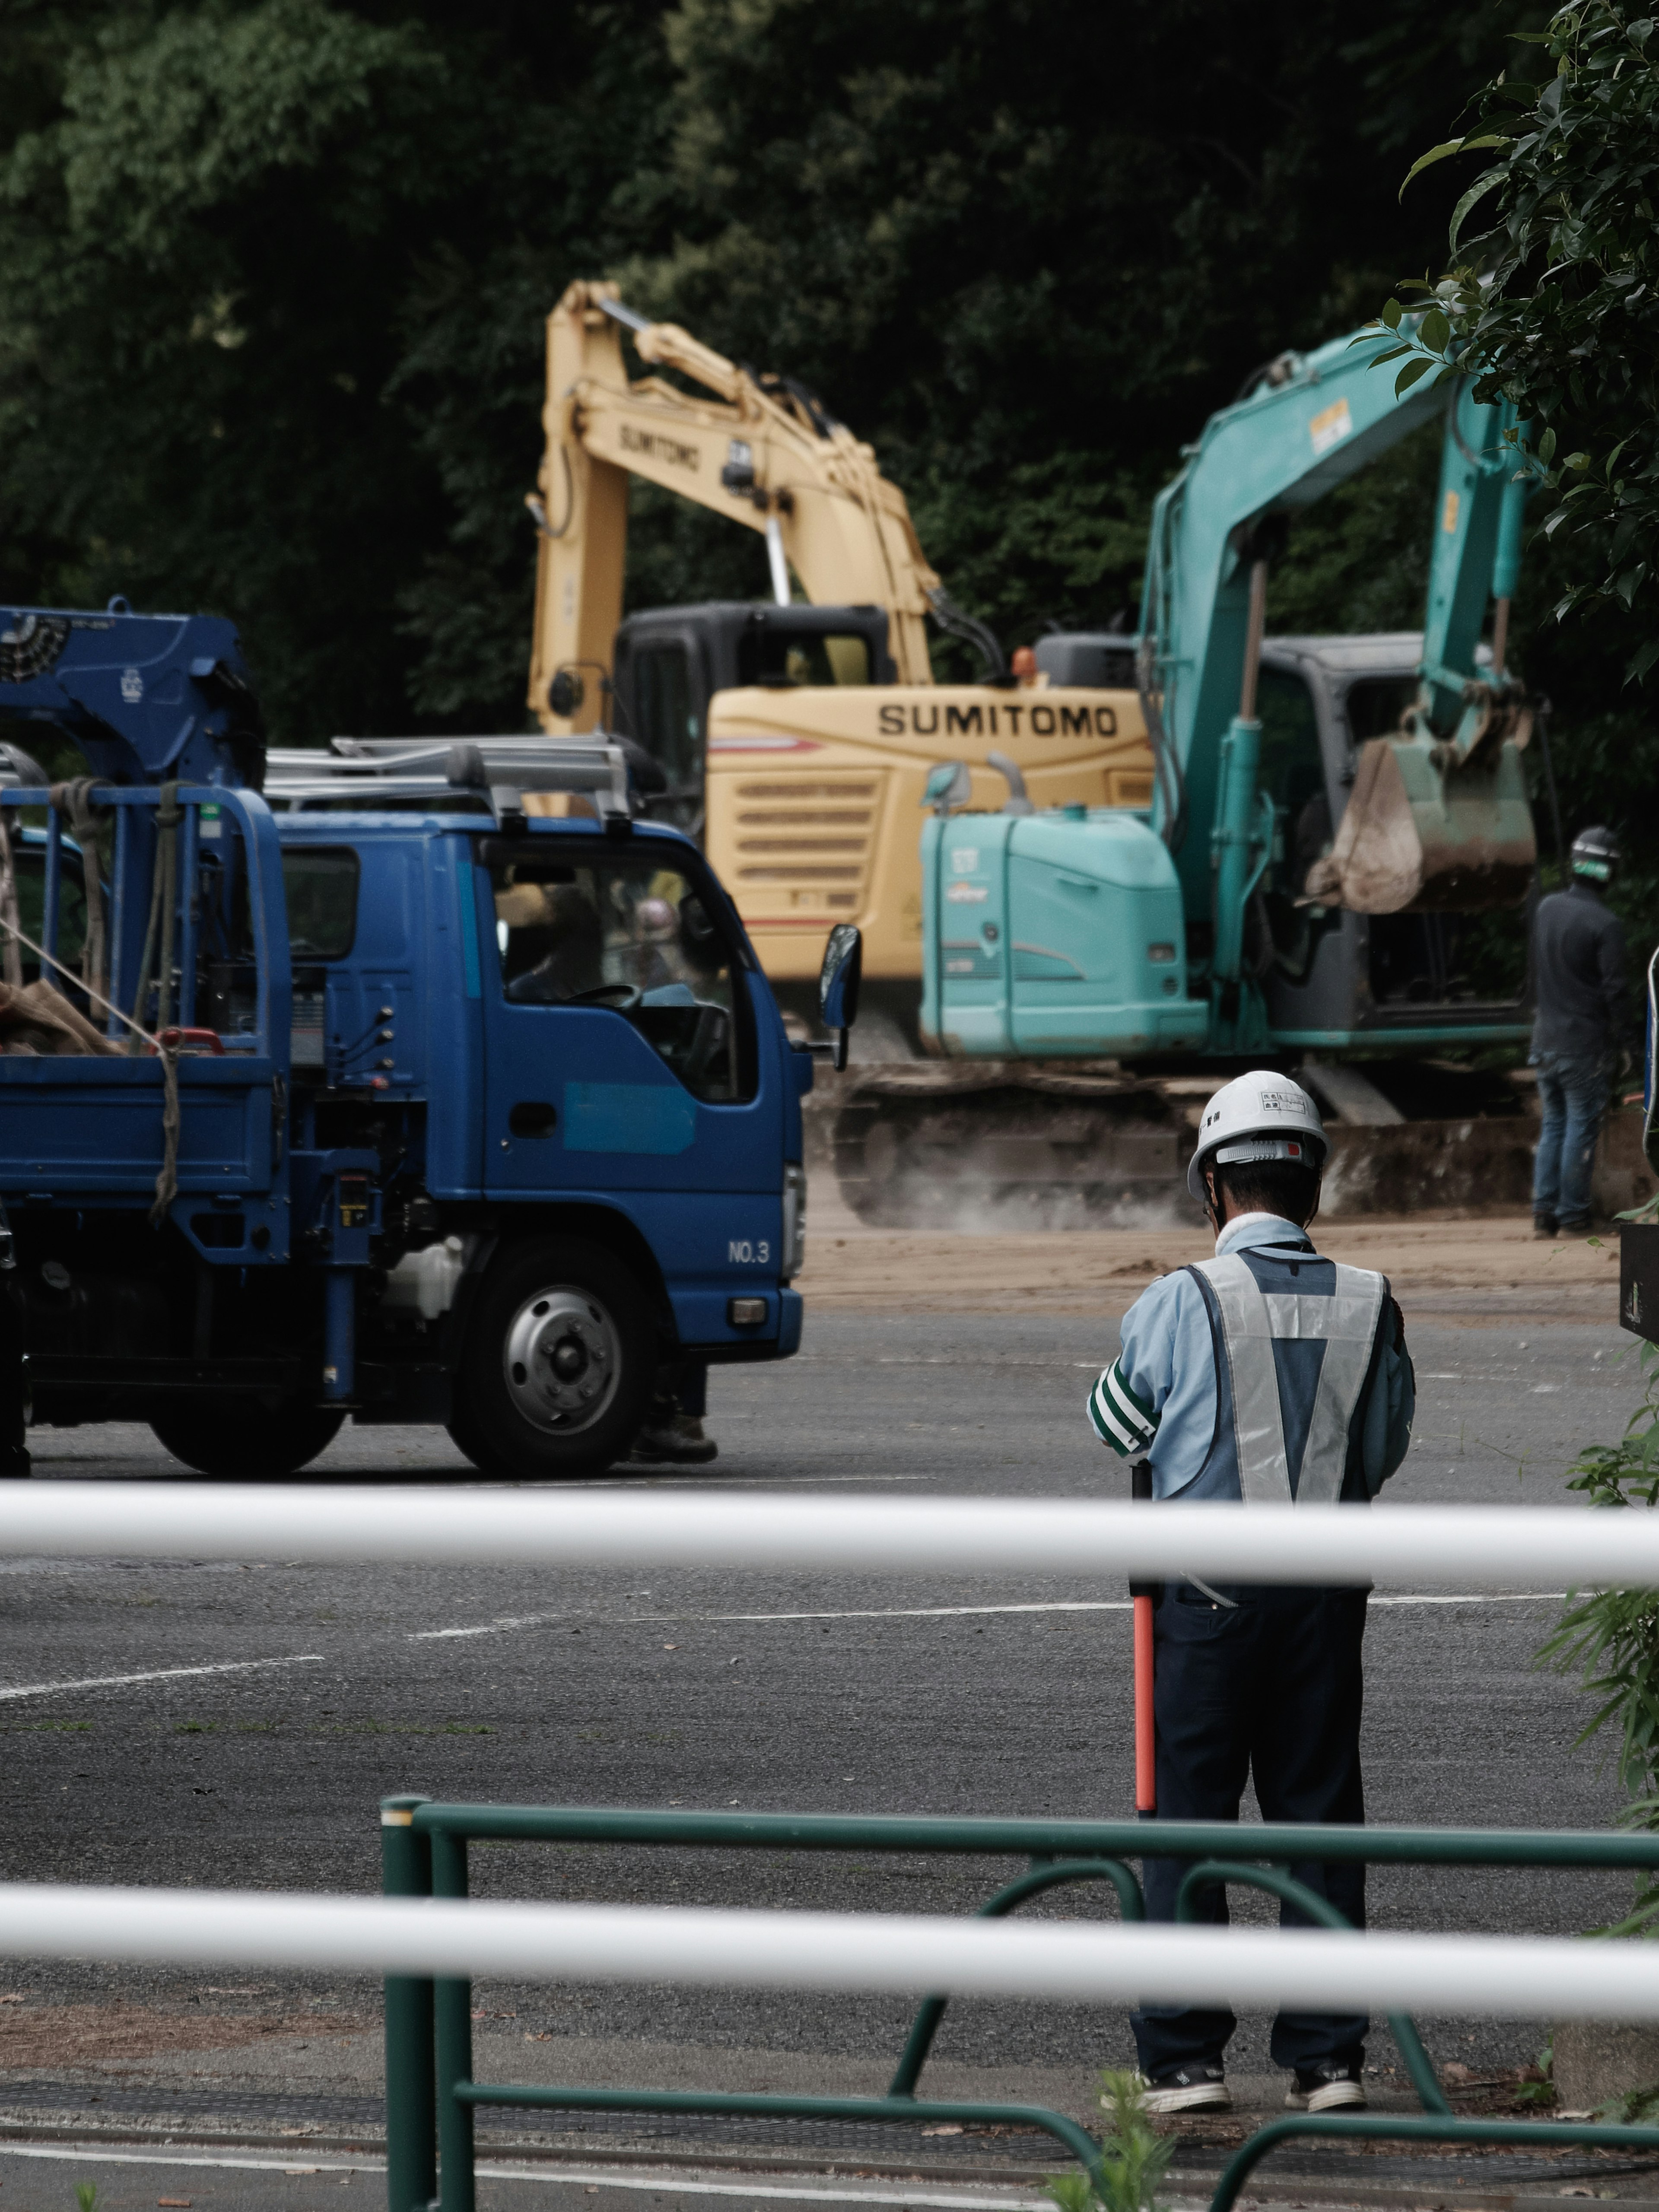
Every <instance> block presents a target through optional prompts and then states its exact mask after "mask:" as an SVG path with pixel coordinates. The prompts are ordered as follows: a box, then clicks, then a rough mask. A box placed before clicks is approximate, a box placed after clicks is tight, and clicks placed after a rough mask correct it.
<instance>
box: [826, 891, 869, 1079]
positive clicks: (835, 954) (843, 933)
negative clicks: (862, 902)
mask: <svg viewBox="0 0 1659 2212" xmlns="http://www.w3.org/2000/svg"><path fill="white" fill-rule="evenodd" d="M863 972H864V939H863V938H862V936H861V935H860V933H859V931H858V929H857V927H855V926H854V924H853V923H852V922H850V921H838V922H837V923H836V926H835V927H834V928H833V929H832V930H831V931H830V933H829V943H828V945H825V946H824V948H823V967H822V968H821V969H819V971H818V1012H819V1013H820V1014H821V1016H822V1017H823V1026H824V1027H825V1029H827V1030H829V1032H830V1034H831V1036H833V1037H834V1039H835V1048H834V1059H833V1061H832V1065H833V1066H835V1067H836V1068H838V1069H839V1068H843V1067H845V1066H846V1065H847V1032H848V1030H850V1029H851V1028H852V1026H853V1024H854V1022H855V1021H856V1020H857V1019H858V1012H859V979H860V976H861V975H862V974H863Z"/></svg>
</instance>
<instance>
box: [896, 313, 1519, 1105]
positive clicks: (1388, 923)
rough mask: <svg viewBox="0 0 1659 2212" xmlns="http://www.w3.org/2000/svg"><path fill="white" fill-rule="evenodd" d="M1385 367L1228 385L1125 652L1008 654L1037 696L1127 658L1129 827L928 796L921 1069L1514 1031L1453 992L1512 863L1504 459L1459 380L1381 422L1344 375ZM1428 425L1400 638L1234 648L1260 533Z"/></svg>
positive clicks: (1256, 583)
mask: <svg viewBox="0 0 1659 2212" xmlns="http://www.w3.org/2000/svg"><path fill="white" fill-rule="evenodd" d="M1394 343H1395V340H1394V337H1393V334H1392V333H1391V332H1389V331H1380V330H1379V331H1374V332H1364V333H1361V334H1360V335H1359V336H1358V337H1357V338H1352V337H1344V338H1339V339H1336V340H1334V341H1333V342H1332V343H1329V344H1328V345H1325V346H1322V347H1321V348H1320V349H1318V350H1317V351H1316V352H1313V353H1310V354H1307V355H1296V354H1287V355H1285V356H1281V357H1280V358H1279V360H1278V361H1275V362H1273V363H1271V364H1269V365H1268V366H1267V367H1266V368H1263V369H1262V370H1261V371H1259V372H1258V373H1257V374H1256V375H1255V378H1254V379H1253V380H1251V382H1250V384H1249V385H1248V386H1247V387H1246V389H1245V391H1244V392H1243V395H1242V396H1241V397H1240V398H1239V399H1238V400H1237V402H1236V403H1235V404H1233V405H1231V406H1230V407H1226V408H1224V409H1223V410H1221V411H1220V412H1219V413H1218V414H1216V415H1214V416H1212V417H1211V419H1210V421H1209V422H1207V423H1206V425H1205V428H1204V432H1203V435H1202V436H1201V437H1200V440H1199V441H1198V443H1197V445H1196V446H1195V447H1192V448H1191V449H1190V450H1189V454H1188V460H1187V464H1186V466H1185V467H1184V468H1183V469H1182V471H1181V473H1180V475H1179V476H1178V477H1176V479H1175V481H1174V482H1173V483H1170V485H1169V486H1168V487H1167V488H1166V489H1165V490H1164V492H1163V494H1162V495H1160V497H1159V499H1158V502H1157V505H1156V507H1155V508H1154V510H1153V516H1152V540H1151V547H1150V550H1149V553H1148V557H1147V562H1146V580H1145V586H1144V591H1143V597H1142V604H1141V616H1140V630H1139V637H1138V638H1135V639H1131V638H1127V637H1122V636H1111V635H1076V636H1069V637H1066V636H1062V637H1055V638H1050V639H1048V640H1045V641H1043V643H1042V645H1040V646H1039V647H1038V649H1037V662H1038V666H1039V669H1040V670H1042V671H1044V672H1045V673H1046V674H1047V675H1048V678H1049V679H1050V680H1053V681H1056V682H1062V683H1063V682H1068V681H1071V682H1075V681H1078V680H1079V679H1080V678H1083V676H1084V671H1085V667H1086V666H1087V665H1089V662H1090V657H1091V655H1093V656H1096V657H1097V658H1102V657H1103V658H1105V659H1117V660H1119V662H1120V665H1125V666H1127V663H1128V661H1129V658H1130V655H1131V653H1133V665H1134V669H1135V676H1136V680H1137V682H1138V685H1139V690H1140V694H1141V698H1142V703H1143V707H1144V709H1145V713H1146V724H1147V728H1148V730H1149V732H1150V733H1151V736H1152V745H1153V750H1154V754H1155V757H1156V763H1157V787H1156V794H1155V799H1154V803H1153V805H1152V808H1151V809H1150V811H1144V810H1130V809H1127V808H1098V809H1089V810H1086V811H1085V809H1083V808H1081V807H1066V808H1062V809H1060V810H1057V811H1045V812H1038V811H1035V810H1034V809H1033V808H1032V807H1031V805H1030V802H1029V800H1027V799H1025V797H1024V793H1023V791H1022V790H1021V789H1020V788H1019V782H1018V772H1017V771H1014V770H1012V769H1010V770H1007V771H1005V772H1006V773H1008V774H1010V775H1011V786H1010V795H1009V799H1008V803H1007V805H1006V807H1005V808H1004V810H1003V811H1001V812H1000V813H999V814H974V813H969V812H968V811H965V805H966V800H967V797H968V785H969V780H968V776H967V774H966V770H965V769H963V770H961V771H957V770H956V769H955V764H954V763H945V764H944V765H943V766H941V767H940V768H939V769H937V770H936V771H935V772H934V775H933V778H932V779H931V781H930V784H929V790H928V796H929V801H930V803H931V805H932V807H933V814H932V817H931V818H930V819H928V820H927V823H925V825H924V834H923V838H922V863H923V876H924V898H923V910H924V924H923V927H924V945H925V956H926V967H925V982H924V996H923V1003H922V1012H921V1030H922V1037H923V1042H924V1045H925V1046H926V1047H927V1048H928V1049H929V1050H931V1051H933V1052H934V1053H938V1054H943V1055H945V1056H946V1057H947V1058H960V1059H966V1060H975V1059H981V1060H982V1059H987V1058H990V1059H995V1060H1002V1061H1009V1060H1022V1059H1035V1060H1048V1061H1050V1062H1052V1061H1055V1060H1073V1061H1075V1060H1079V1059H1091V1060H1102V1059H1104V1058H1110V1059H1112V1060H1116V1061H1118V1062H1120V1063H1121V1062H1125V1061H1127V1062H1131V1063H1150V1064H1152V1065H1153V1066H1157V1065H1159V1064H1161V1065H1163V1066H1165V1067H1168V1066H1170V1064H1171V1056H1172V1055H1182V1056H1206V1057H1207V1058H1209V1059H1210V1060H1213V1061H1215V1062H1217V1063H1218V1064H1219V1063H1224V1062H1225V1061H1228V1060H1240V1059H1247V1060H1260V1059H1262V1058H1264V1057H1266V1058H1275V1057H1277V1058H1279V1059H1281V1060H1284V1061H1285V1063H1286V1064H1290V1063H1291V1062H1293V1061H1294V1060H1297V1057H1298V1056H1300V1055H1304V1054H1310V1053H1314V1052H1319V1053H1322V1054H1328V1055H1335V1056H1336V1057H1338V1058H1340V1057H1342V1056H1344V1055H1349V1056H1354V1055H1359V1056H1366V1055H1376V1054H1411V1053H1417V1054H1437V1053H1443V1052H1444V1051H1445V1050H1446V1049H1447V1048H1467V1047H1469V1046H1478V1045H1487V1044H1493V1043H1498V1042H1516V1041H1518V1040H1519V1039H1521V1038H1522V1037H1524V1036H1525V1035H1526V1034H1527V1024H1526V1020H1525V1016H1524V1010H1523V1009H1522V1007H1521V1006H1519V1005H1517V1004H1516V1002H1514V1001H1507V1002H1503V1001H1493V1000H1483V999H1482V998H1481V997H1480V994H1479V993H1478V992H1477V991H1476V989H1475V988H1474V987H1473V986H1472V985H1471V984H1470V982H1469V981H1468V979H1467V978H1466V976H1465V975H1464V974H1463V973H1462V957H1461V942H1460V941H1461V939H1462V934H1463V932H1464V929H1465V927H1466V924H1467V918H1468V916H1469V915H1472V914H1474V913H1478V912H1480V911H1481V910H1484V909H1489V908H1494V907H1504V906H1519V905H1520V904H1522V902H1524V900H1525V898H1526V896H1527V891H1528V884H1529V883H1530V881H1531V878H1532V875H1533V871H1534V863H1535V860H1536V846H1535V841H1534V826H1533V817H1532V808H1531V805H1530V803H1529V800H1528V781H1527V775H1526V764H1525V763H1524V761H1523V757H1522V754H1523V750H1524V748H1525V747H1526V746H1527V744H1528V739H1529V738H1530V737H1531V735H1532V724H1533V717H1532V713H1531V710H1530V708H1529V706H1528V701H1527V698H1526V696H1525V693H1524V691H1523V689H1522V686H1521V685H1520V684H1518V683H1516V681H1514V680H1513V679H1512V678H1510V676H1509V674H1508V672H1507V670H1506V666H1505V659H1506V651H1505V648H1506V644H1507V635H1508V626H1509V610H1510V601H1511V599H1512V598H1513V596H1514V592H1515V587H1516V575H1517V571H1518V568H1519V562H1520V542H1521V526H1522V510H1523V507H1524V505H1525V501H1526V498H1527V495H1528V484H1527V483H1526V481H1525V479H1524V473H1523V469H1522V450H1521V447H1520V446H1519V445H1518V443H1517V441H1516V422H1515V417H1514V415H1513V413H1512V411H1511V410H1509V409H1507V408H1506V407H1504V406H1503V405H1497V406H1479V405H1477V404H1475V400H1474V387H1473V380H1471V379H1468V378H1462V379H1456V380H1452V381H1451V382H1450V383H1449V385H1448V384H1444V383H1437V381H1436V380H1433V379H1427V380H1423V381H1419V383H1418V384H1416V385H1415V386H1413V387H1411V388H1410V389H1408V390H1407V392H1405V393H1404V394H1403V395H1401V394H1397V393H1396V392H1395V378H1394V374H1393V372H1392V370H1391V369H1382V368H1379V369H1376V370H1375V371H1374V370H1373V363H1374V362H1375V361H1376V358H1377V356H1379V355H1380V354H1382V353H1383V351H1384V350H1385V349H1389V348H1390V347H1392V345H1393V344H1394ZM1437 415H1443V417H1444V421H1445V440H1444V451H1443V462H1442V468H1441V477H1440V488H1439V493H1438V497H1437V503H1436V507H1435V514H1434V532H1433V554H1432V559H1431V569H1430V577H1429V589H1428V604H1427V608H1426V611H1425V625H1424V629H1423V631H1422V633H1421V635H1418V634H1417V633H1414V632H1413V633H1402V634H1400V635H1387V636H1371V637H1342V638H1274V639H1267V638H1264V635H1263V615H1264V610H1265V605H1266V597H1267V573H1268V566H1269V563H1270V562H1271V561H1272V559H1273V554H1274V552H1275V550H1276V549H1277V547H1278V546H1279V544H1281V543H1282V541H1283V538H1284V534H1285V528H1286V526H1287V523H1288V521H1289V519H1290V518H1291V516H1293V515H1294V514H1295V513H1297V511H1298V510H1299V509H1301V508H1303V507H1308V506H1310V505H1311V504H1312V502H1313V501H1315V500H1316V499H1318V498H1319V497H1320V496H1321V495H1322V494H1323V493H1325V492H1326V491H1328V490H1329V489H1331V488H1332V487H1333V486H1334V485H1335V484H1338V483H1342V482H1344V481H1345V480H1346V478H1347V477H1352V475H1354V474H1355V473H1356V471H1358V470H1359V469H1361V468H1363V467H1364V466H1365V465H1366V464H1367V463H1368V462H1370V461H1371V460H1373V459H1376V457H1377V456H1378V455H1379V454H1381V453H1384V452H1386V451H1387V450H1388V449H1389V447H1392V446H1394V445H1395V444H1397V443H1398V442H1399V441H1400V440H1401V439H1402V438H1404V437H1406V436H1407V435H1408V434H1409V433H1410V432H1411V431H1412V430H1413V429H1415V428H1417V427H1418V426H1419V424H1421V423H1424V422H1429V421H1431V420H1432V419H1433V418H1434V417H1435V416H1437ZM1489 611H1490V612H1492V629H1491V636H1490V641H1489V642H1486V641H1483V640H1484V637H1485V633H1486V626H1487V617H1488V613H1489ZM1040 680H1041V679H1040ZM1516 927H1521V922H1520V919H1519V917H1518V916H1517V920H1516ZM1176 1064H1177V1065H1178V1064H1179V1063H1178V1062H1177V1063H1176ZM1189 1064H1190V1061H1189ZM1217 1079H1220V1071H1219V1066H1218V1076H1217Z"/></svg>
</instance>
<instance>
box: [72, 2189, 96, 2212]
mask: <svg viewBox="0 0 1659 2212" xmlns="http://www.w3.org/2000/svg"><path fill="white" fill-rule="evenodd" d="M75 2201H76V2203H77V2204H78V2205H79V2206H80V2208H81V2212H98V2184H97V2183H96V2182H95V2181H77V2182H76V2185H75Z"/></svg>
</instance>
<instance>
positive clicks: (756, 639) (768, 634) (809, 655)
mask: <svg viewBox="0 0 1659 2212" xmlns="http://www.w3.org/2000/svg"><path fill="white" fill-rule="evenodd" d="M869 681H870V642H869V640H868V639H867V638H865V637H861V636H860V635H859V634H858V633H857V632H856V631H853V632H850V633H849V634H848V635H846V636H840V635H826V634H825V633H823V632H822V631H819V630H803V631H799V632H796V633H795V634H793V635H792V634H791V633H790V632H789V631H787V630H784V629H778V628H777V627H776V626H775V624H773V623H767V624H765V625H764V626H763V627H762V626H757V628H755V629H751V630H749V631H746V632H745V633H744V635H743V637H741V638H740V639H739V640H738V683H739V684H767V685H775V686H782V685H787V686H789V687H790V688H792V689H793V688H795V687H797V686H799V687H801V688H803V689H806V688H815V687H817V686H819V685H826V684H867V683H868V682H869Z"/></svg>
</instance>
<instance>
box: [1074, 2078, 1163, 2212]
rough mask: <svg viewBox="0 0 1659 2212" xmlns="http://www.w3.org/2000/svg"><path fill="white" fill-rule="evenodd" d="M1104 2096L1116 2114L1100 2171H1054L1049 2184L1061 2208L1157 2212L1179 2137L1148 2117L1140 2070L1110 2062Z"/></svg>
mask: <svg viewBox="0 0 1659 2212" xmlns="http://www.w3.org/2000/svg"><path fill="white" fill-rule="evenodd" d="M1100 2092H1101V2094H1100V2101H1101V2103H1102V2105H1103V2106H1104V2107H1105V2109H1106V2111H1107V2112H1109V2114H1110V2115H1111V2124H1110V2125H1109V2127H1108V2129H1107V2130H1106V2132H1105V2134H1104V2135H1103V2136H1102V2137H1101V2142H1100V2170H1099V2177H1098V2179H1097V2178H1096V2177H1095V2176H1094V2175H1092V2174H1087V2173H1055V2174H1050V2176H1049V2177H1048V2180H1047V2181H1046V2182H1045V2183H1044V2184H1043V2186H1044V2188H1045V2189H1046V2190H1047V2191H1048V2194H1049V2196H1050V2197H1053V2199H1054V2203H1056V2204H1057V2205H1058V2206H1059V2208H1060V2212H1095V2208H1096V2207H1097V2205H1101V2206H1103V2207H1104V2208H1105V2212H1155V2207H1156V2205H1157V2203H1158V2190H1159V2188H1160V2186H1161V2185H1162V2184H1163V2180H1164V2174H1165V2172H1167V2171H1168V2168H1169V2164H1170V2160H1171V2159H1172V2158H1173V2157H1174V2156H1175V2148H1176V2145H1175V2138H1174V2136H1161V2135H1159V2134H1158V2130H1156V2129H1155V2128H1154V2127H1153V2125H1152V2122H1151V2120H1149V2119H1148V2118H1147V2117H1146V2088H1145V2087H1144V2086H1143V2084H1142V2082H1141V2079H1140V2076H1139V2074H1132V2073H1128V2072H1127V2071H1120V2070H1115V2069H1112V2068H1110V2067H1108V2068H1107V2069H1105V2070H1104V2071H1103V2073H1102V2075H1101V2076H1100Z"/></svg>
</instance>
